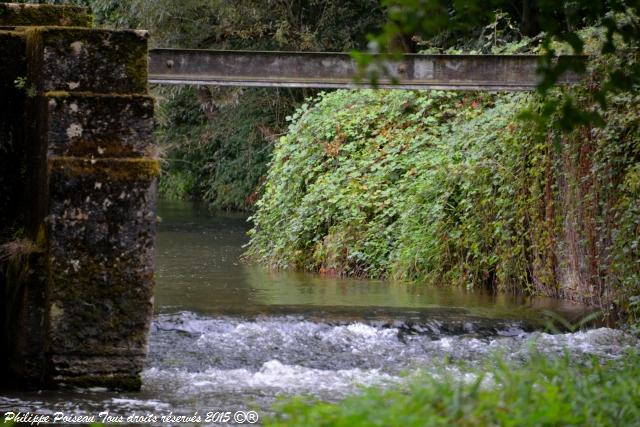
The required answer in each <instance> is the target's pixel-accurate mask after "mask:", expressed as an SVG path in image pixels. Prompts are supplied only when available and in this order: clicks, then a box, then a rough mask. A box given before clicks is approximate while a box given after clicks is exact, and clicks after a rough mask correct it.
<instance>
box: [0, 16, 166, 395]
mask: <svg viewBox="0 0 640 427" xmlns="http://www.w3.org/2000/svg"><path fill="white" fill-rule="evenodd" d="M90 21H91V19H90V17H89V16H88V15H87V12H86V11H85V10H84V9H81V8H75V7H68V6H46V5H42V6H33V5H31V6H24V5H22V6H21V5H9V4H0V26H2V27H3V28H0V55H2V59H3V62H2V65H1V66H0V96H1V97H2V99H3V103H4V105H3V106H2V109H1V110H0V112H1V114H2V115H1V117H0V138H1V139H0V151H1V152H2V153H3V154H1V155H0V162H1V163H3V164H2V165H0V207H3V208H5V207H6V210H2V212H1V213H0V220H2V222H1V223H0V238H1V239H2V241H0V243H3V244H2V246H0V293H1V295H0V315H1V316H2V317H1V319H0V320H1V321H2V337H0V339H1V340H2V343H0V344H2V346H0V348H3V349H6V350H5V352H4V353H3V354H2V356H1V357H3V358H4V360H2V361H0V363H1V365H0V369H4V370H5V371H7V372H4V373H0V378H1V379H6V378H12V379H13V381H14V382H15V383H16V384H18V385H19V386H24V385H34V386H38V387H42V386H59V385H81V386H107V387H114V388H123V389H138V388H139V387H140V385H141V383H140V371H141V370H142V366H143V362H144V357H145V353H146V341H147V334H148V329H149V324H150V319H151V315H152V309H153V285H154V277H153V247H154V237H155V222H156V215H155V185H156V177H157V175H158V173H159V164H158V161H157V160H156V159H155V158H154V154H153V146H152V130H153V99H152V98H151V97H149V96H148V95H147V61H148V60H147V36H146V33H144V32H139V31H111V30H98V29H91V28H88V27H87V25H89V23H90ZM30 25H32V26H30ZM42 25H53V26H51V27H47V26H42ZM65 25H73V27H64V26H65ZM81 26H84V28H83V27H81ZM5 59H10V60H11V61H9V62H4V60H5ZM5 99H7V100H8V101H7V102H8V105H7V103H5ZM0 381H2V380H0Z"/></svg>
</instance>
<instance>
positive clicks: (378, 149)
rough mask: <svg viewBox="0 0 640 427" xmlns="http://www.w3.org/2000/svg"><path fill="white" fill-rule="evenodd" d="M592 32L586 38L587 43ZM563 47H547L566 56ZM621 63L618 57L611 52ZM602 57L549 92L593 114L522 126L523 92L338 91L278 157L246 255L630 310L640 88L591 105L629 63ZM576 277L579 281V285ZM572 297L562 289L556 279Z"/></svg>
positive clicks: (299, 121)
mask: <svg viewBox="0 0 640 427" xmlns="http://www.w3.org/2000/svg"><path fill="white" fill-rule="evenodd" d="M603 34H604V33H603V31H602V30H600V29H594V28H590V29H587V30H584V31H582V32H581V37H582V38H583V39H584V40H585V41H586V42H587V43H588V45H590V46H593V48H594V51H595V50H596V49H597V48H598V47H599V46H600V43H602V37H603ZM561 48H562V47H561V46H560V45H559V46H558V47H557V49H561ZM620 52H621V53H620ZM620 52H619V53H618V54H617V55H608V56H598V57H596V59H594V60H593V61H592V62H591V63H590V65H589V67H590V74H589V77H588V78H587V80H586V81H585V83H584V84H583V85H579V86H577V87H575V88H571V89H563V90H562V91H560V90H558V91H557V92H556V97H557V102H559V103H562V102H564V101H565V100H568V99H570V100H571V101H572V102H573V103H576V104H578V105H581V106H582V108H584V109H585V110H587V111H597V112H599V113H600V114H601V115H602V116H603V117H604V123H603V124H602V126H600V127H596V126H593V125H591V124H589V125H583V126H581V127H578V128H575V129H574V130H572V131H571V132H567V131H563V130H562V129H561V127H562V126H561V123H559V121H560V120H561V117H560V116H559V115H554V116H552V120H551V122H550V123H548V122H545V127H544V128H540V127H536V126H532V122H531V121H523V120H521V118H520V117H521V116H522V115H523V114H524V113H526V112H531V111H534V112H535V111H538V110H539V109H540V108H542V105H543V104H541V101H540V98H538V97H537V96H533V95H528V96H527V95H522V94H501V95H497V94H480V93H447V92H408V91H357V92H349V91H338V92H334V93H329V94H321V95H319V96H317V97H315V98H314V99H312V100H311V101H310V102H309V103H308V104H305V105H303V106H302V107H301V109H300V110H299V111H298V112H297V113H296V114H295V115H294V116H293V117H292V123H291V125H290V127H289V132H288V133H287V135H286V136H285V137H283V138H281V139H280V140H279V142H278V143H277V145H276V148H275V152H274V157H273V160H272V162H271V164H270V168H269V174H268V177H267V181H266V184H265V190H264V196H263V197H262V199H261V200H260V201H259V202H258V204H257V206H258V209H257V212H256V213H255V215H254V216H253V220H254V222H255V228H254V229H253V231H252V232H251V244H250V247H249V251H248V254H249V256H250V257H252V258H253V259H255V260H258V261H260V262H262V263H264V264H267V265H269V266H271V267H273V268H285V269H306V270H313V271H320V272H324V273H328V274H338V275H357V276H367V277H388V278H389V277H390V278H397V279H405V280H418V281H421V282H428V283H435V284H458V285H464V286H469V287H472V286H488V287H491V288H493V289H502V290H516V291H527V292H531V293H538V294H546V295H552V296H561V297H567V298H571V299H577V300H581V301H585V302H589V303H592V304H597V305H600V306H602V307H603V308H609V304H610V303H611V302H612V301H616V300H617V301H618V302H619V303H620V304H622V305H623V306H624V307H625V308H630V309H631V310H630V311H631V312H633V307H637V305H635V306H634V304H637V303H636V302H635V301H637V300H636V299H634V298H635V296H636V295H638V294H640V290H639V288H638V284H639V283H640V282H639V280H638V278H639V277H640V276H639V272H640V270H639V268H638V267H639V266H638V263H637V249H634V248H637V246H638V244H639V243H640V233H639V230H640V229H639V226H640V215H639V213H640V211H639V210H638V209H639V208H640V205H638V200H639V199H638V184H637V183H638V172H639V169H638V165H639V161H640V133H639V132H638V123H639V118H640V112H639V111H638V109H637V105H638V103H639V101H640V94H639V93H638V91H637V90H634V91H628V92H622V93H617V94H609V95H608V98H607V103H608V108H607V109H606V110H603V109H601V108H600V107H599V104H598V103H597V102H596V101H595V100H594V98H593V91H594V88H596V87H597V85H598V81H599V79H600V78H601V76H602V75H603V73H604V72H605V71H606V70H608V69H609V67H611V66H612V64H613V65H617V64H620V63H621V62H626V63H628V64H633V63H635V62H637V60H638V58H637V51H636V50H634V49H630V50H628V51H625V50H624V49H622V50H621V51H620ZM576 275H577V277H575V276H576ZM567 282H568V285H566V286H564V285H561V284H562V283H567Z"/></svg>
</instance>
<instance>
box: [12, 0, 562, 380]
mask: <svg viewBox="0 0 640 427" xmlns="http://www.w3.org/2000/svg"><path fill="white" fill-rule="evenodd" d="M91 21H92V20H91V17H90V16H89V15H88V13H87V11H86V10H85V9H82V8H79V7H73V6H48V5H24V4H22V5H20V4H1V3H0V55H1V57H2V61H1V62H0V98H1V100H2V101H1V102H0V244H1V246H0V322H1V323H2V328H1V334H0V349H2V350H1V352H0V370H2V372H0V378H1V379H2V380H4V381H5V382H8V380H9V379H13V380H14V381H15V383H16V384H18V386H20V387H24V386H29V385H33V386H37V387H42V386H59V385H82V386H92V385H100V386H108V387H114V388H123V389H138V388H139V387H140V385H141V383H140V376H139V374H140V371H141V370H142V366H143V362H144V357H145V354H146V342H147V334H148V330H149V325H150V321H151V316H152V310H153V286H154V265H153V250H154V238H155V229H156V215H155V197H156V196H155V186H156V178H157V176H158V174H159V172H160V166H159V163H158V160H157V159H156V158H155V155H154V147H153V141H152V131H153V106H154V102H153V99H152V98H151V97H150V96H149V95H148V89H147V87H148V82H149V81H150V82H152V83H161V84H214V85H242V86H267V87H278V86H286V87H330V88H337V87H362V86H363V85H366V84H365V83H362V84H358V83H354V82H353V77H354V75H355V71H356V70H355V65H354V63H353V62H352V60H351V59H350V58H349V57H348V56H346V55H344V54H327V53H312V54H300V53H282V52H277V53H268V52H257V53H248V52H224V51H222V52H220V51H218V52H216V51H187V50H154V51H151V55H150V58H151V63H150V65H149V55H148V50H147V33H146V32H144V31H113V30H103V29H92V28H90V27H91ZM535 65H536V58H534V57H516V56H511V57H500V58H497V57H478V56H475V57H451V56H442V57H440V56H438V57H434V56H418V55H415V56H406V57H405V58H404V59H403V61H401V62H400V63H396V64H389V67H390V68H389V76H388V78H385V77H384V76H382V77H383V78H382V79H381V80H380V83H381V85H382V86H384V87H403V88H414V89H416V88H417V89H422V88H439V89H485V90H486V89H489V90H530V89H532V88H533V87H534V86H535V83H536V81H537V78H536V75H535ZM148 73H150V74H148ZM573 79H574V77H573V76H567V77H566V80H565V81H567V82H569V81H572V80H573ZM395 80H397V81H398V82H399V84H400V86H393V85H392V83H393V81H395ZM4 385H7V384H4Z"/></svg>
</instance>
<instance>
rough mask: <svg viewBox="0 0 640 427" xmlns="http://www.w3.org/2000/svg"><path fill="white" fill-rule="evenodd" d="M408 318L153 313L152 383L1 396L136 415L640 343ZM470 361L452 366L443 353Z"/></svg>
mask: <svg viewBox="0 0 640 427" xmlns="http://www.w3.org/2000/svg"><path fill="white" fill-rule="evenodd" d="M432 325H433V322H432V323H430V324H424V325H420V324H414V325H411V326H410V327H408V326H407V325H405V324H403V322H401V321H396V322H394V323H391V324H382V323H380V322H374V321H371V322H364V321H360V322H353V321H352V322H346V321H335V320H325V321H311V320H309V319H305V318H303V317H301V316H276V317H259V318H255V319H242V318H230V317H207V316H201V315H196V314H194V313H191V312H180V313H175V314H163V315H159V316H157V317H156V318H155V319H154V322H153V326H152V333H151V338H150V346H149V357H148V360H147V366H146V368H145V369H144V371H143V373H142V376H143V384H144V386H143V390H142V392H140V393H124V394H121V395H117V396H114V394H113V393H110V392H107V391H105V390H103V389H99V388H94V389H87V390H81V391H80V390H76V391H60V392H47V393H46V394H38V393H37V392H34V393H22V394H18V395H16V394H13V395H11V396H1V395H0V410H16V409H17V410H22V411H29V410H30V411H36V410H38V411H39V412H45V411H46V412H51V411H53V410H66V411H73V412H74V413H83V412H84V413H97V412H100V411H103V410H109V411H111V412H112V413H114V414H115V413H123V414H130V413H131V412H132V411H137V412H141V411H156V412H157V411H161V412H164V413H167V412H169V411H173V412H174V413H193V412H194V411H195V410H198V411H200V412H202V411H210V410H211V411H215V410H238V409H246V408H248V407H249V405H251V407H254V408H255V407H257V408H262V410H263V411H264V410H266V409H267V408H269V407H270V406H271V405H272V404H273V403H274V402H275V400H276V399H277V398H278V397H281V396H290V395H299V394H303V395H314V396H317V397H319V398H321V399H325V400H335V399H339V398H341V397H344V396H345V395H347V394H349V393H352V392H355V391H357V390H358V389H359V388H360V387H363V386H370V385H380V386H389V385H391V384H402V383H403V382H405V381H406V379H407V375H409V376H411V375H412V373H417V372H421V373H426V374H427V375H435V376H437V375H440V374H441V373H442V372H443V369H444V370H445V371H446V372H448V373H449V374H453V375H455V376H457V377H459V378H461V379H463V380H466V381H472V380H473V379H474V378H475V375H474V374H473V373H472V370H473V368H474V366H478V365H481V364H482V363H484V362H486V361H487V360H490V358H493V357H496V354H500V355H501V357H504V358H505V359H507V360H511V361H513V362H514V363H526V361H527V360H528V358H530V357H531V351H532V349H533V350H534V351H538V352H541V353H543V354H546V355H548V356H550V357H555V356H561V355H563V354H564V352H566V351H568V352H569V353H570V354H571V356H572V357H573V358H580V357H591V356H597V357H599V358H602V359H610V358H616V357H619V356H620V355H621V354H623V353H624V352H625V351H627V350H628V349H630V348H632V347H635V348H639V347H640V344H639V342H638V340H637V339H636V338H634V337H632V336H630V335H628V334H625V333H624V332H622V331H620V330H615V329H608V328H600V329H593V330H587V331H580V332H574V333H565V334H548V333H544V332H525V331H524V330H523V329H521V328H520V327H518V325H517V324H514V325H502V326H501V327H499V328H497V329H496V330H495V332H494V333H493V334H492V335H490V336H486V335H478V334H477V333H474V331H473V328H472V327H471V328H467V329H468V333H461V334H459V335H446V334H442V333H441V332H439V331H440V330H446V329H447V328H446V325H444V324H442V323H440V327H439V328H437V330H434V328H433V327H431V326H432ZM445 360H449V361H464V362H465V363H464V364H463V365H460V366H458V364H449V365H443V361H445Z"/></svg>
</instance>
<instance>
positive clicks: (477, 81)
mask: <svg viewBox="0 0 640 427" xmlns="http://www.w3.org/2000/svg"><path fill="white" fill-rule="evenodd" d="M149 54H150V61H149V82H150V83H154V84H174V85H178V84H180V85H181V84H193V85H213V86H245V87H303V88H304V87H306V88H365V87H371V83H370V80H369V79H368V78H365V79H362V80H361V81H357V80H356V78H357V76H358V69H357V65H356V63H355V61H354V60H353V58H351V56H350V55H349V54H348V53H327V52H261V51H228V50H194V49H152V50H150V52H149ZM538 59H539V57H538V56H536V55H419V54H406V55H403V56H402V58H401V59H400V60H399V61H393V62H391V61H386V62H384V63H383V64H382V65H383V67H384V68H385V69H386V70H387V73H385V74H386V75H385V76H380V78H379V79H378V82H377V83H378V84H377V87H381V88H391V89H448V90H489V91H528V90H533V89H535V87H536V84H537V83H538V81H539V77H538V75H537V74H536V69H537V66H538ZM559 60H578V61H583V60H584V57H575V56H565V57H560V58H559ZM577 81H578V77H577V76H576V75H575V74H573V73H566V74H565V75H563V76H562V77H561V79H560V80H559V83H561V84H571V83H575V82H577Z"/></svg>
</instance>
